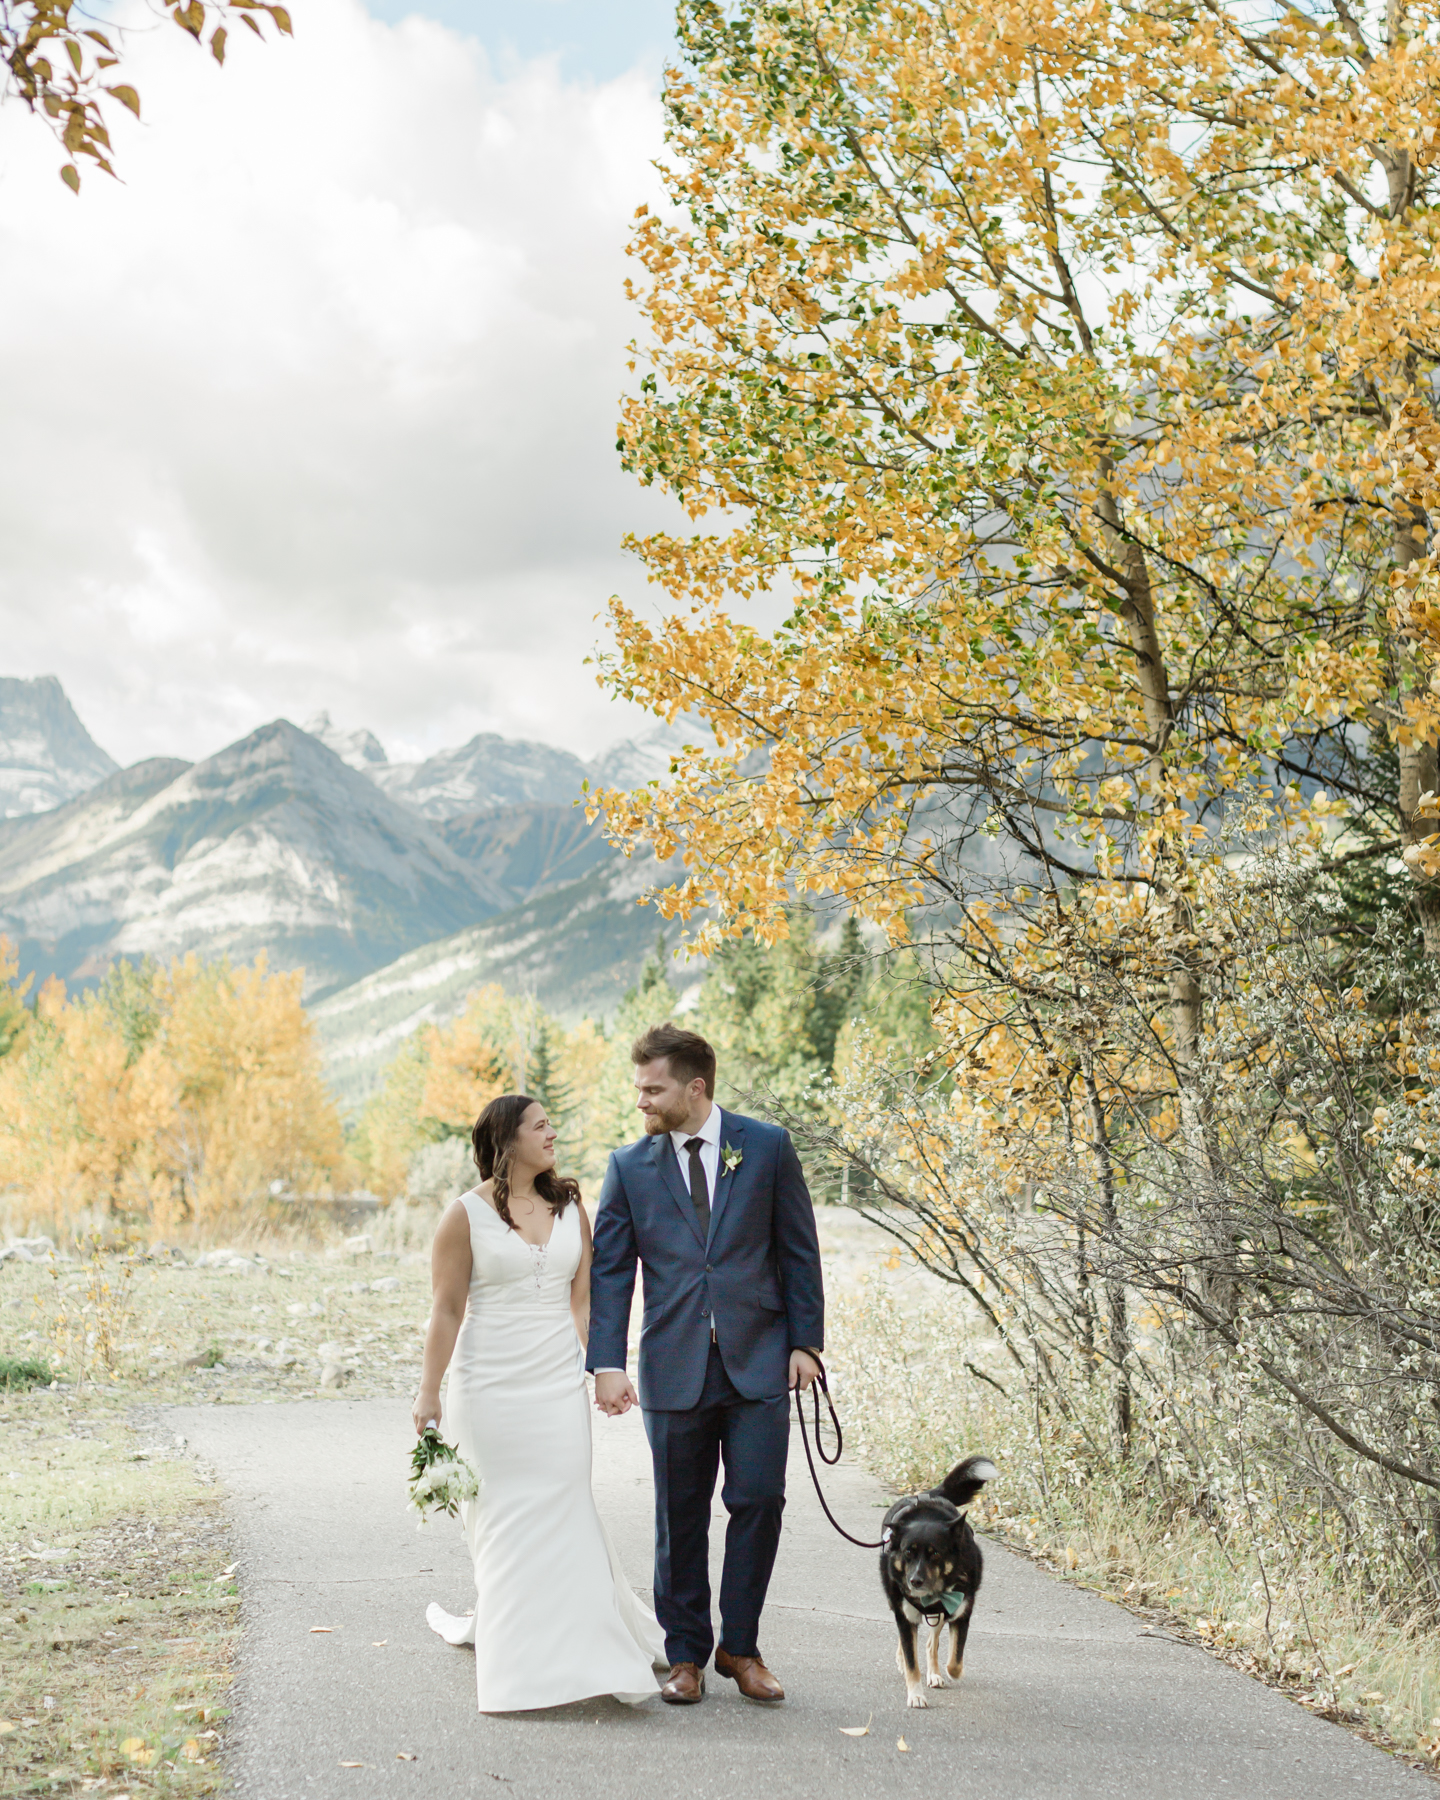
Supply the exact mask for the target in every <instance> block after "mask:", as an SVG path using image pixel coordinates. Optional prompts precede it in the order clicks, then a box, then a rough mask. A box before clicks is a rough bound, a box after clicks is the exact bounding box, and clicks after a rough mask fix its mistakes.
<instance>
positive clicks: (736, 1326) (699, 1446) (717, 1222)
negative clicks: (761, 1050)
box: [587, 1024, 825, 1706]
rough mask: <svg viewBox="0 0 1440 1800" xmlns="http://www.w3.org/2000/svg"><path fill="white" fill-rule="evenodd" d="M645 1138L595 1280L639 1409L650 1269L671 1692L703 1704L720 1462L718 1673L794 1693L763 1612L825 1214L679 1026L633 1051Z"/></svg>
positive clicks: (613, 1214)
mask: <svg viewBox="0 0 1440 1800" xmlns="http://www.w3.org/2000/svg"><path fill="white" fill-rule="evenodd" d="M630 1054H631V1057H632V1059H633V1061H634V1063H635V1089H636V1094H637V1096H638V1098H637V1101H636V1104H637V1105H638V1107H639V1109H640V1112H641V1113H642V1115H643V1116H644V1119H645V1136H644V1137H643V1138H641V1139H640V1141H639V1142H638V1143H635V1144H628V1145H626V1147H625V1148H624V1149H623V1150H616V1151H615V1152H614V1153H613V1154H612V1156H611V1158H610V1166H609V1168H608V1169H607V1170H606V1171H605V1185H604V1187H603V1189H602V1190H601V1194H600V1206H599V1210H598V1212H597V1214H596V1218H595V1253H594V1262H593V1264H592V1266H591V1270H590V1344H589V1350H588V1354H587V1364H588V1366H589V1367H590V1368H591V1369H593V1370H594V1371H595V1404H596V1405H597V1406H598V1407H599V1408H600V1410H601V1411H602V1412H605V1413H610V1414H618V1413H624V1412H628V1411H629V1409H630V1408H631V1407H632V1406H633V1405H635V1404H636V1403H637V1396H636V1393H635V1389H634V1388H633V1387H632V1386H631V1385H630V1380H629V1377H628V1376H627V1375H626V1373H625V1344H626V1337H627V1335H628V1329H629V1324H630V1300H631V1296H632V1294H633V1293H634V1291H635V1263H636V1259H637V1258H638V1259H639V1261H640V1262H641V1264H642V1265H643V1266H644V1270H645V1321H644V1324H643V1325H642V1326H641V1330H640V1392H641V1394H642V1395H643V1396H644V1398H643V1401H641V1402H640V1404H641V1405H642V1406H643V1409H644V1415H645V1430H646V1432H647V1434H648V1436H649V1439H650V1452H651V1456H652V1457H653V1459H654V1464H655V1613H656V1616H657V1618H658V1619H659V1621H660V1623H661V1625H662V1626H663V1627H664V1630H665V1653H666V1655H667V1656H668V1657H669V1659H670V1663H671V1669H670V1677H669V1679H668V1680H667V1681H666V1683H665V1685H664V1687H662V1688H661V1690H660V1694H661V1698H662V1699H664V1700H668V1701H669V1702H670V1704H671V1705H672V1706H693V1705H694V1704H695V1703H696V1702H697V1701H700V1700H703V1699H704V1698H705V1665H706V1663H708V1662H709V1660H710V1651H711V1648H712V1646H713V1645H714V1642H715V1636H714V1631H713V1629H712V1627H711V1623H710V1565H709V1538H710V1502H711V1498H712V1496H713V1495H714V1492H715V1476H716V1471H717V1467H718V1465H719V1462H720V1461H721V1459H723V1461H724V1464H725V1485H724V1487H723V1488H722V1489H721V1498H722V1499H723V1500H724V1502H725V1509H726V1511H727V1512H728V1513H729V1515H730V1524H729V1527H728V1529H727V1530H726V1533H725V1569H724V1574H723V1575H722V1577H721V1581H720V1622H721V1629H720V1647H719V1649H718V1650H716V1652H715V1672H716V1674H717V1675H724V1676H727V1677H728V1678H729V1679H730V1680H732V1681H733V1682H735V1684H736V1686H737V1687H738V1688H739V1690H740V1692H741V1693H742V1694H743V1695H744V1696H745V1698H746V1699H747V1700H759V1701H766V1702H774V1701H779V1700H783V1699H784V1698H785V1690H784V1688H782V1687H781V1685H780V1683H779V1682H778V1681H777V1680H776V1679H775V1677H774V1676H773V1675H772V1674H771V1673H770V1671H769V1670H768V1669H767V1668H766V1667H765V1664H764V1662H763V1660H762V1659H761V1655H760V1644H759V1639H758V1633H759V1629H760V1609H761V1607H763V1606H764V1604H765V1590H766V1588H767V1587H768V1586H769V1585H770V1571H771V1569H772V1567H773V1566H774V1563H775V1552H776V1549H777V1548H778V1547H779V1543H780V1515H781V1513H782V1512H783V1511H784V1508H785V1452H786V1448H787V1446H788V1444H789V1439H790V1399H789V1390H790V1389H791V1388H793V1387H795V1386H797V1385H798V1386H800V1387H802V1388H808V1387H809V1385H810V1383H811V1382H812V1381H813V1380H814V1378H815V1375H816V1373H817V1372H818V1370H817V1365H816V1362H815V1358H814V1356H813V1355H811V1354H809V1352H811V1351H814V1352H817V1353H818V1351H819V1350H820V1349H822V1348H823V1346H824V1324H825V1298H824V1294H823V1291H822V1288H821V1279H820V1248H819V1245H818V1243H817V1241H816V1237H815V1214H814V1210H813V1209H812V1207H811V1204H810V1195H809V1192H808V1190H807V1189H806V1186H805V1177H804V1175H803V1174H802V1173H801V1169H800V1160H799V1158H798V1157H797V1156H796V1154H795V1147H794V1145H793V1144H792V1143H791V1142H790V1137H789V1134H788V1133H787V1132H784V1131H782V1130H780V1128H779V1127H778V1126H775V1125H765V1124H762V1123H761V1122H760V1120H758V1119H746V1118H742V1117H741V1116H740V1114H738V1113H731V1112H722V1111H721V1110H720V1108H719V1107H718V1106H717V1105H716V1104H715V1052H714V1051H713V1050H712V1049H711V1048H710V1046H709V1044H707V1043H706V1041H705V1039H704V1038H702V1037H699V1036H697V1035H696V1033H695V1032H693V1031H682V1030H681V1028H680V1027H679V1026H678V1025H670V1024H666V1025H656V1026H654V1027H652V1029H651V1030H649V1031H647V1032H646V1033H645V1034H644V1036H643V1037H641V1038H639V1039H638V1040H637V1041H636V1043H635V1046H634V1048H633V1049H632V1051H631V1053H630Z"/></svg>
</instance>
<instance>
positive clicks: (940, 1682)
mask: <svg viewBox="0 0 1440 1800" xmlns="http://www.w3.org/2000/svg"><path fill="white" fill-rule="evenodd" d="M925 1685H926V1687H949V1685H950V1683H949V1682H948V1681H947V1680H946V1679H945V1677H944V1676H943V1675H942V1674H941V1673H940V1671H939V1670H938V1669H931V1671H930V1673H929V1674H928V1675H927V1676H926V1677H925Z"/></svg>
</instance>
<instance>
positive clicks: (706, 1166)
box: [595, 1100, 720, 1375]
mask: <svg viewBox="0 0 1440 1800" xmlns="http://www.w3.org/2000/svg"><path fill="white" fill-rule="evenodd" d="M692 1137H698V1138H699V1139H700V1167H701V1168H702V1169H703V1170H704V1171H705V1186H706V1187H707V1188H708V1190H709V1194H708V1196H707V1197H708V1199H709V1201H710V1204H711V1206H714V1204H715V1184H716V1182H717V1181H718V1180H719V1179H720V1108H719V1107H718V1106H716V1104H715V1102H714V1101H713V1100H712V1101H711V1102H710V1111H709V1114H708V1116H707V1117H706V1120H705V1123H704V1124H703V1125H702V1126H701V1127H700V1129H699V1130H698V1131H672V1132H671V1133H670V1142H671V1143H672V1144H673V1145H674V1146H675V1159H676V1161H677V1162H678V1163H679V1164H680V1179H681V1180H682V1181H683V1182H684V1183H685V1192H686V1193H687V1194H688V1193H689V1192H690V1152H689V1151H688V1150H687V1149H686V1148H685V1146H686V1145H687V1144H688V1143H689V1142H690V1140H691V1138H692ZM710 1336H711V1338H712V1339H713V1338H714V1336H715V1327H714V1326H713V1325H712V1326H711V1327H710ZM595 1373H596V1374H597V1375H623V1374H624V1373H625V1371H624V1370H623V1369H597V1370H596V1371H595Z"/></svg>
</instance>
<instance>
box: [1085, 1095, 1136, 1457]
mask: <svg viewBox="0 0 1440 1800" xmlns="http://www.w3.org/2000/svg"><path fill="white" fill-rule="evenodd" d="M1085 1098H1086V1102H1087V1106H1088V1110H1089V1113H1090V1147H1091V1150H1092V1151H1093V1152H1094V1156H1095V1168H1096V1173H1097V1175H1098V1177H1099V1188H1100V1241H1101V1243H1102V1244H1104V1243H1108V1244H1109V1247H1110V1253H1111V1254H1112V1255H1113V1254H1114V1247H1115V1240H1116V1237H1117V1235H1118V1229H1119V1213H1118V1211H1117V1208H1116V1197H1115V1165H1114V1163H1113V1161H1112V1160H1111V1156H1110V1138H1109V1134H1108V1132H1107V1131H1106V1129H1105V1109H1104V1107H1103V1106H1102V1104H1101V1101H1100V1090H1099V1088H1097V1087H1096V1085H1095V1077H1094V1074H1093V1073H1092V1072H1091V1069H1090V1068H1089V1066H1088V1064H1087V1067H1086V1069H1085ZM1105 1349H1106V1353H1107V1354H1108V1356H1109V1359H1110V1363H1111V1368H1112V1380H1113V1383H1114V1386H1113V1387H1112V1389H1111V1395H1110V1434H1111V1437H1112V1439H1113V1440H1114V1444H1115V1451H1116V1454H1117V1455H1118V1456H1119V1457H1120V1458H1121V1459H1122V1460H1123V1459H1124V1458H1126V1457H1128V1456H1129V1454H1130V1426H1131V1414H1132V1411H1133V1402H1132V1398H1131V1393H1130V1319H1129V1314H1128V1311H1127V1309H1126V1305H1125V1283H1124V1282H1123V1281H1117V1280H1115V1279H1114V1278H1113V1277H1111V1276H1108V1275H1107V1276H1106V1278H1105Z"/></svg>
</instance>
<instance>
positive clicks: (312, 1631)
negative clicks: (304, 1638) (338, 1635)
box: [310, 1625, 335, 1637]
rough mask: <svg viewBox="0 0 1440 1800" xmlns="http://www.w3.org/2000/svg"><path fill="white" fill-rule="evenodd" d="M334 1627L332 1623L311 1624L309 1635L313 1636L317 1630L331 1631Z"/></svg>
mask: <svg viewBox="0 0 1440 1800" xmlns="http://www.w3.org/2000/svg"><path fill="white" fill-rule="evenodd" d="M334 1629H335V1627H334V1626H333V1625H312V1626H311V1627H310V1635H311V1637H314V1635H315V1633H316V1632H317V1631H333V1630H334Z"/></svg>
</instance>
